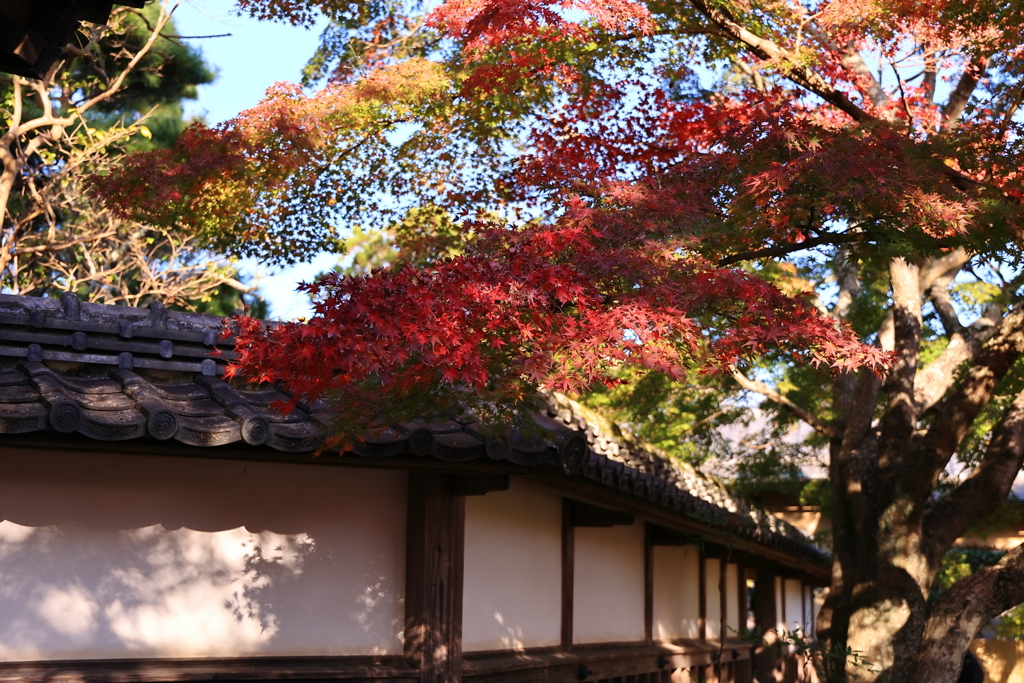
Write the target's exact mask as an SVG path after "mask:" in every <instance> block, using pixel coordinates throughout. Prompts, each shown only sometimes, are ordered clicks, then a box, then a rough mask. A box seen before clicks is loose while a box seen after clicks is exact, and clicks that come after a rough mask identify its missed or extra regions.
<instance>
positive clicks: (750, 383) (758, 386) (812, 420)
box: [732, 368, 837, 438]
mask: <svg viewBox="0 0 1024 683" xmlns="http://www.w3.org/2000/svg"><path fill="white" fill-rule="evenodd" d="M732 378H733V379H734V380H736V383H737V384H739V385H740V386H741V387H743V388H744V389H746V390H747V391H753V392H755V393H758V394H761V395H762V396H764V397H765V398H767V399H768V400H769V401H771V402H772V403H777V404H779V405H780V406H782V407H784V408H786V409H787V410H789V411H790V412H791V413H793V414H794V415H796V416H797V417H798V418H800V419H801V420H803V421H804V422H806V423H807V424H809V425H810V426H811V427H812V428H814V430H815V431H816V432H818V433H819V434H821V435H823V436H827V437H830V438H831V437H834V436H837V434H836V432H835V430H834V428H833V427H832V425H830V424H828V423H827V422H825V421H824V420H822V419H820V418H818V417H817V416H816V415H814V414H812V413H811V412H809V411H807V410H804V409H803V408H801V407H800V406H798V405H797V404H796V403H794V402H793V401H791V400H789V399H788V398H786V397H785V396H783V395H782V394H780V393H779V392H777V391H775V390H774V389H772V388H771V387H770V386H768V385H767V384H765V383H764V382H762V381H760V380H756V379H750V378H749V377H747V376H746V375H744V374H743V373H742V372H740V371H739V370H737V369H736V368H733V370H732Z"/></svg>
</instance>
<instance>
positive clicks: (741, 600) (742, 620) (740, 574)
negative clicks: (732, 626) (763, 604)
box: [736, 564, 747, 635]
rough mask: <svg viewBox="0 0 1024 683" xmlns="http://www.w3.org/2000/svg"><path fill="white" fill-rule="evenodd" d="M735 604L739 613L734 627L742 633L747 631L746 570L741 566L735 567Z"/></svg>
mask: <svg viewBox="0 0 1024 683" xmlns="http://www.w3.org/2000/svg"><path fill="white" fill-rule="evenodd" d="M736 603H737V604H736V606H737V607H738V608H739V611H740V613H739V620H738V621H737V622H736V625H737V626H738V627H739V632H740V633H743V632H744V631H746V630H747V568H746V567H744V566H743V565H742V564H737V565H736ZM737 635H739V634H737Z"/></svg>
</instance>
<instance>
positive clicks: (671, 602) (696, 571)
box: [652, 545, 700, 640]
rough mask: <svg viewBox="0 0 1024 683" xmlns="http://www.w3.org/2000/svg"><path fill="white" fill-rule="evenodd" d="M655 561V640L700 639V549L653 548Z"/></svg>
mask: <svg viewBox="0 0 1024 683" xmlns="http://www.w3.org/2000/svg"><path fill="white" fill-rule="evenodd" d="M653 559H654V567H653V570H654V571H653V572H652V573H653V577H654V587H653V588H654V613H653V624H652V626H653V635H654V638H655V640H672V639H675V638H700V621H699V620H700V551H699V549H698V546H696V545H684V546H661V545H659V546H654V558H653Z"/></svg>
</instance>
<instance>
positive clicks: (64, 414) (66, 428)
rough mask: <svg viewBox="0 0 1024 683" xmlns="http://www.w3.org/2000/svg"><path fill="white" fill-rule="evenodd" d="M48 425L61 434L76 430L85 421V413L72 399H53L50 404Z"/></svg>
mask: <svg viewBox="0 0 1024 683" xmlns="http://www.w3.org/2000/svg"><path fill="white" fill-rule="evenodd" d="M49 419H50V426H51V427H53V428H54V429H55V430H56V431H58V432H60V433H62V434H70V433H71V432H74V431H77V430H78V429H79V427H81V426H82V423H83V422H85V415H83V414H82V409H81V408H79V407H78V404H77V403H73V402H72V401H64V400H60V401H54V402H53V403H52V404H51V405H50V414H49Z"/></svg>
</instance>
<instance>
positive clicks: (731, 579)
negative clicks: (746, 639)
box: [725, 563, 740, 637]
mask: <svg viewBox="0 0 1024 683" xmlns="http://www.w3.org/2000/svg"><path fill="white" fill-rule="evenodd" d="M739 581H740V568H739V565H736V564H732V563H730V564H727V565H725V625H726V626H727V627H728V628H726V629H725V635H726V637H733V636H737V635H739V630H740V598H739V590H740V584H739ZM730 629H731V630H730Z"/></svg>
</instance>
